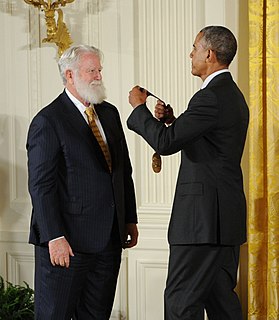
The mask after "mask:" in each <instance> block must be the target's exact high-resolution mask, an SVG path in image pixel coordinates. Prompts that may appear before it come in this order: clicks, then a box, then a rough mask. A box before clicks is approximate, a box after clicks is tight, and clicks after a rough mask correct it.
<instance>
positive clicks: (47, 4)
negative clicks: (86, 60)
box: [24, 0, 75, 57]
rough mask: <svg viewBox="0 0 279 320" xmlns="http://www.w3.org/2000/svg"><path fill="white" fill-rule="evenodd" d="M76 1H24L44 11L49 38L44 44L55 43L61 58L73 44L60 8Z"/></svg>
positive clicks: (45, 39)
mask: <svg viewBox="0 0 279 320" xmlns="http://www.w3.org/2000/svg"><path fill="white" fill-rule="evenodd" d="M74 1H75V0H56V1H54V2H52V1H51V0H47V1H45V0H24V2H26V3H27V4H31V5H33V6H34V7H37V8H39V9H41V10H42V11H44V13H45V20H46V27H47V37H46V38H44V39H43V41H42V42H44V43H45V42H53V43H55V44H56V45H57V47H58V55H59V57H60V56H61V55H62V53H63V52H64V51H65V50H66V49H67V48H69V47H70V45H71V44H72V43H73V41H72V39H71V36H70V33H69V31H68V29H67V27H66V24H65V22H64V21H63V11H62V9H60V8H59V7H60V6H62V7H65V5H66V4H67V3H71V2H74ZM55 12H57V14H58V18H57V23H56V20H55Z"/></svg>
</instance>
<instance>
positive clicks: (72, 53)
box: [58, 44, 103, 84]
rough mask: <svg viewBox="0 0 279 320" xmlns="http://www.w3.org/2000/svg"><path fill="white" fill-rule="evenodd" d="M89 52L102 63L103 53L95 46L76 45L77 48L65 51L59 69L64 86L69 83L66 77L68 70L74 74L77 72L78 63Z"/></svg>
mask: <svg viewBox="0 0 279 320" xmlns="http://www.w3.org/2000/svg"><path fill="white" fill-rule="evenodd" d="M88 52H90V53H93V54H95V55H96V56H97V57H99V59H100V60H101V61H102V59H103V53H102V52H101V51H100V50H99V49H97V48H95V47H93V46H88V45H83V44H82V45H76V46H71V47H70V48H68V49H67V50H65V51H64V53H63V54H62V56H61V57H60V59H59V61H58V68H59V72H60V75H61V78H62V81H63V84H66V82H67V79H66V77H65V72H66V71H67V70H73V71H74V72H76V71H77V70H78V63H79V59H80V57H81V56H82V55H83V54H84V53H88Z"/></svg>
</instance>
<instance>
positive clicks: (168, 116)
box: [154, 100, 176, 125]
mask: <svg viewBox="0 0 279 320" xmlns="http://www.w3.org/2000/svg"><path fill="white" fill-rule="evenodd" d="M154 115H155V117H156V118H157V119H158V120H161V119H163V120H164V123H166V124H167V125H170V124H172V122H173V121H174V120H175V119H176V118H175V116H174V114H173V109H172V107H171V106H170V105H169V104H168V105H167V106H166V105H165V104H164V102H162V101H160V100H158V101H157V104H156V106H155V110H154Z"/></svg>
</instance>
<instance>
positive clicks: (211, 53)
mask: <svg viewBox="0 0 279 320" xmlns="http://www.w3.org/2000/svg"><path fill="white" fill-rule="evenodd" d="M206 60H207V61H208V62H216V61H217V59H216V54H215V51H213V50H211V49H208V50H207V58H206Z"/></svg>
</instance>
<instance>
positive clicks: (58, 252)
mask: <svg viewBox="0 0 279 320" xmlns="http://www.w3.org/2000/svg"><path fill="white" fill-rule="evenodd" d="M48 248H49V255H50V261H51V264H52V265H53V266H55V265H57V266H61V267H66V268H68V267H69V265H70V256H71V257H73V256H74V254H73V251H72V248H71V247H70V245H69V243H68V241H67V240H66V239H65V238H60V239H56V240H53V241H50V242H49V243H48Z"/></svg>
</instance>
